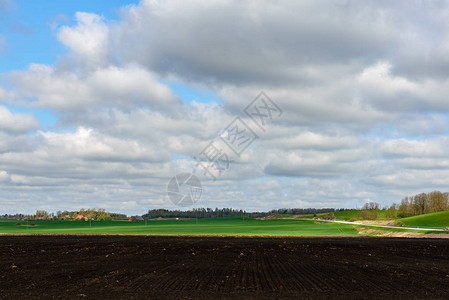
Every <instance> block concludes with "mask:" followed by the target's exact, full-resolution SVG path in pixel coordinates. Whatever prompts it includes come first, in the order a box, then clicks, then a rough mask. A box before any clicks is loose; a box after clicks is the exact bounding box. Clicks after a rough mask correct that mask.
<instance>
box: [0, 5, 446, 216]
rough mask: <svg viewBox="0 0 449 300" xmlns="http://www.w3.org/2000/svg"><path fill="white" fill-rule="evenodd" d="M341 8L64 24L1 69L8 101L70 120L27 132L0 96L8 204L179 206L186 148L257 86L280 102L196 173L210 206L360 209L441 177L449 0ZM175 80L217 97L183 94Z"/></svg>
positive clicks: (130, 13)
mask: <svg viewBox="0 0 449 300" xmlns="http://www.w3.org/2000/svg"><path fill="white" fill-rule="evenodd" d="M0 3H1V2H0ZM343 4H344V5H342V4H341V3H337V4H336V5H330V4H329V3H327V2H320V1H301V2H298V1H284V2H282V3H280V2H276V1H265V2H254V1H243V2H242V1H218V2H217V1H215V2H204V1H199V0H197V1H180V0H172V1H147V0H144V1H141V2H140V3H139V4H137V5H129V6H126V7H124V8H122V10H121V15H120V18H121V19H120V20H119V21H117V22H114V23H112V22H109V21H108V20H106V19H105V18H104V17H102V16H99V15H96V14H92V13H87V12H78V13H77V14H76V15H75V22H76V23H75V24H74V25H68V24H66V25H64V26H62V27H57V26H56V27H55V29H56V30H57V39H58V40H59V41H60V42H61V43H62V44H63V45H65V46H66V47H67V48H68V53H66V54H63V55H61V56H60V58H59V59H58V60H57V61H56V62H55V63H54V64H53V65H42V64H35V63H33V62H30V66H29V67H28V69H26V70H24V71H13V70H12V71H11V72H8V73H6V74H4V76H3V77H2V81H1V82H0V84H1V85H2V87H0V101H1V102H3V103H8V104H15V105H19V106H20V105H24V106H28V107H35V108H43V109H52V112H54V114H55V115H57V117H58V122H57V124H56V126H55V127H54V128H52V129H51V131H48V130H44V129H41V130H40V131H38V132H36V133H31V134H30V133H28V134H27V132H28V131H29V130H30V129H35V128H38V127H39V124H38V122H37V121H36V119H35V118H33V117H32V116H30V115H24V114H13V113H11V112H10V111H9V110H8V109H7V108H6V107H3V106H0V166H1V169H0V188H1V189H2V196H1V198H0V201H2V204H3V203H5V205H7V207H8V209H9V210H15V209H17V207H19V208H23V209H24V210H27V211H30V210H32V209H36V208H39V207H55V209H58V208H60V209H70V208H73V207H82V206H84V207H88V206H89V207H92V206H97V207H99V206H104V207H106V208H113V209H114V208H117V207H119V208H121V209H123V210H127V212H130V213H133V214H135V213H143V212H144V211H145V210H146V209H147V208H150V207H157V206H165V207H169V208H175V207H172V206H170V205H171V204H170V202H168V200H167V197H166V196H165V189H166V184H167V182H168V180H169V179H170V177H171V176H173V175H175V174H176V173H177V172H186V171H187V172H189V171H191V170H194V169H195V164H196V162H195V160H193V159H190V158H189V157H192V156H197V155H198V154H199V152H200V151H201V150H202V149H203V148H204V147H205V146H206V145H207V143H208V142H209V141H210V140H212V139H214V138H216V137H217V133H218V132H219V131H220V130H222V129H224V128H225V127H226V126H227V125H228V124H229V122H230V121H231V120H233V118H234V117H235V116H241V117H243V118H244V113H243V109H244V108H245V106H246V105H247V104H248V103H250V102H251V101H252V100H253V98H254V97H255V96H257V95H258V94H259V92H260V91H262V90H263V91H265V92H266V93H267V94H268V95H269V96H270V97H271V98H272V99H273V101H275V102H276V104H278V105H279V106H280V107H281V108H282V109H283V111H284V114H283V115H282V117H281V118H279V119H276V120H274V121H273V124H272V125H270V126H269V128H268V129H267V131H266V132H261V131H260V130H258V129H257V127H254V130H258V131H257V133H258V134H259V136H260V138H259V139H258V140H256V142H254V144H253V145H251V147H250V148H248V149H247V150H246V151H245V152H244V153H243V154H242V156H241V157H237V158H236V157H234V158H233V159H234V160H235V161H234V162H233V163H232V164H231V165H230V168H229V170H227V171H226V172H224V173H223V175H222V177H220V178H219V180H217V181H216V182H215V183H213V182H211V180H210V178H207V176H204V172H203V171H202V170H201V169H196V171H197V175H198V176H200V177H201V180H202V181H203V183H204V188H205V192H204V196H203V199H202V201H204V202H202V204H201V205H204V206H212V207H215V206H232V207H236V208H246V209H254V210H263V209H271V208H277V207H282V206H286V207H288V206H300V207H306V206H308V207H313V206H315V207H323V206H327V207H329V206H331V207H344V206H346V207H351V206H352V207H353V206H356V205H359V206H361V205H362V204H363V203H364V202H366V201H378V202H381V203H382V204H389V203H390V202H391V201H396V202H398V201H399V200H400V198H401V197H402V196H405V195H407V194H411V193H414V192H420V191H423V190H428V189H442V190H445V188H446V187H447V180H446V179H445V178H447V174H446V173H447V172H446V171H445V170H446V169H447V166H448V165H449V156H448V155H447V154H446V152H447V151H446V150H447V149H449V148H448V146H449V142H448V140H447V135H448V134H449V127H448V113H449V102H448V101H447V95H448V94H449V90H448V89H449V88H448V87H449V84H448V81H449V80H448V75H449V73H448V72H447V70H448V68H447V67H448V66H449V59H448V56H447V49H448V45H449V39H448V36H449V35H448V33H449V32H448V30H447V28H449V27H448V26H447V25H448V21H447V20H449V18H447V16H448V15H449V13H448V12H449V5H448V4H445V3H437V2H432V3H430V4H429V2H413V3H412V4H411V3H410V2H409V1H395V2H388V3H380V2H378V1H368V2H363V3H362V2H360V3H359V2H345V3H343ZM170 80H172V81H179V82H182V83H184V84H187V85H191V86H207V87H208V88H210V89H211V90H212V91H213V92H214V93H215V94H216V95H217V97H218V98H219V99H221V100H222V101H223V102H222V104H216V103H197V102H183V101H181V99H179V97H178V96H176V95H175V94H174V93H173V92H172V91H171V90H170V89H169V87H168V86H167V85H166V84H164V82H166V81H170ZM3 83H4V85H3ZM245 121H247V122H248V124H251V126H254V124H253V123H252V121H251V120H249V119H246V118H245ZM228 150H229V149H228ZM8 198H11V199H16V200H15V201H16V202H14V203H12V202H10V201H9V200H7V199H8ZM41 199H44V200H41ZM58 199H62V200H61V201H60V200H58ZM92 199H93V200H92ZM63 201H64V202H63ZM27 203H28V204H27ZM41 203H42V204H41ZM14 204H15V206H14ZM67 206H69V207H67Z"/></svg>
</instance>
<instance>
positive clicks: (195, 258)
mask: <svg viewBox="0 0 449 300" xmlns="http://www.w3.org/2000/svg"><path fill="white" fill-rule="evenodd" d="M448 253H449V243H448V242H447V240H443V239H401V238H367V237H365V238H285V237H282V238H255V237H253V238H248V237H241V238H236V237H158V236H0V270H1V271H0V272H1V273H0V279H1V280H0V291H1V298H2V299H8V298H11V299H12V298H15V299H24V298H42V299H44V298H46V299H48V298H52V297H54V298H67V297H69V298H101V299H103V298H106V297H112V298H127V299H142V298H153V299H180V298H182V299H210V298H220V299H222V298H236V299H243V298H245V299H252V298H259V299H261V298H263V299H265V298H290V299H292V298H330V297H331V298H342V297H345V298H357V297H359V298H360V297H363V298H367V297H368V298H381V297H394V298H395V299H398V298H408V299H410V298H435V297H437V298H438V297H439V298H444V297H445V296H446V295H447V294H448V293H449V256H448Z"/></svg>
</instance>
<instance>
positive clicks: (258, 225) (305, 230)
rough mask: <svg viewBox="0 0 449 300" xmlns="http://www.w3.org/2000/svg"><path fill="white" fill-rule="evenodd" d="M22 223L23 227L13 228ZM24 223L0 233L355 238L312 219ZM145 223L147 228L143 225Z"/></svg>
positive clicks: (8, 224) (3, 225)
mask: <svg viewBox="0 0 449 300" xmlns="http://www.w3.org/2000/svg"><path fill="white" fill-rule="evenodd" d="M17 222H21V223H22V225H20V226H18V225H16V223H17ZM29 223H34V224H35V226H27V225H26V224H27V222H26V221H9V220H8V221H7V220H0V233H13V234H148V235H272V236H281V235H284V236H289V235H290V236H357V235H358V233H357V231H356V230H354V229H353V227H354V226H352V225H349V224H337V223H327V222H314V221H312V220H310V221H309V220H276V219H275V220H256V219H248V218H245V219H244V220H243V219H242V218H240V217H238V218H215V219H198V221H197V220H151V221H147V222H146V223H145V222H144V221H141V222H127V221H109V222H108V221H92V222H84V221H30V222H29ZM145 224H146V225H145Z"/></svg>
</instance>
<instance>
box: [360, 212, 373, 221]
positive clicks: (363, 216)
mask: <svg viewBox="0 0 449 300" xmlns="http://www.w3.org/2000/svg"><path fill="white" fill-rule="evenodd" d="M359 219H361V220H375V219H377V211H375V210H362V211H361V212H360V213H359Z"/></svg>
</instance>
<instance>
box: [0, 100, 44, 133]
mask: <svg viewBox="0 0 449 300" xmlns="http://www.w3.org/2000/svg"><path fill="white" fill-rule="evenodd" d="M35 128H39V122H38V121H37V120H36V118H35V117H34V116H32V115H27V114H13V113H11V112H10V111H9V109H7V108H6V107H4V106H0V131H1V130H4V131H7V132H13V133H21V132H26V131H28V130H30V129H35Z"/></svg>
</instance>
